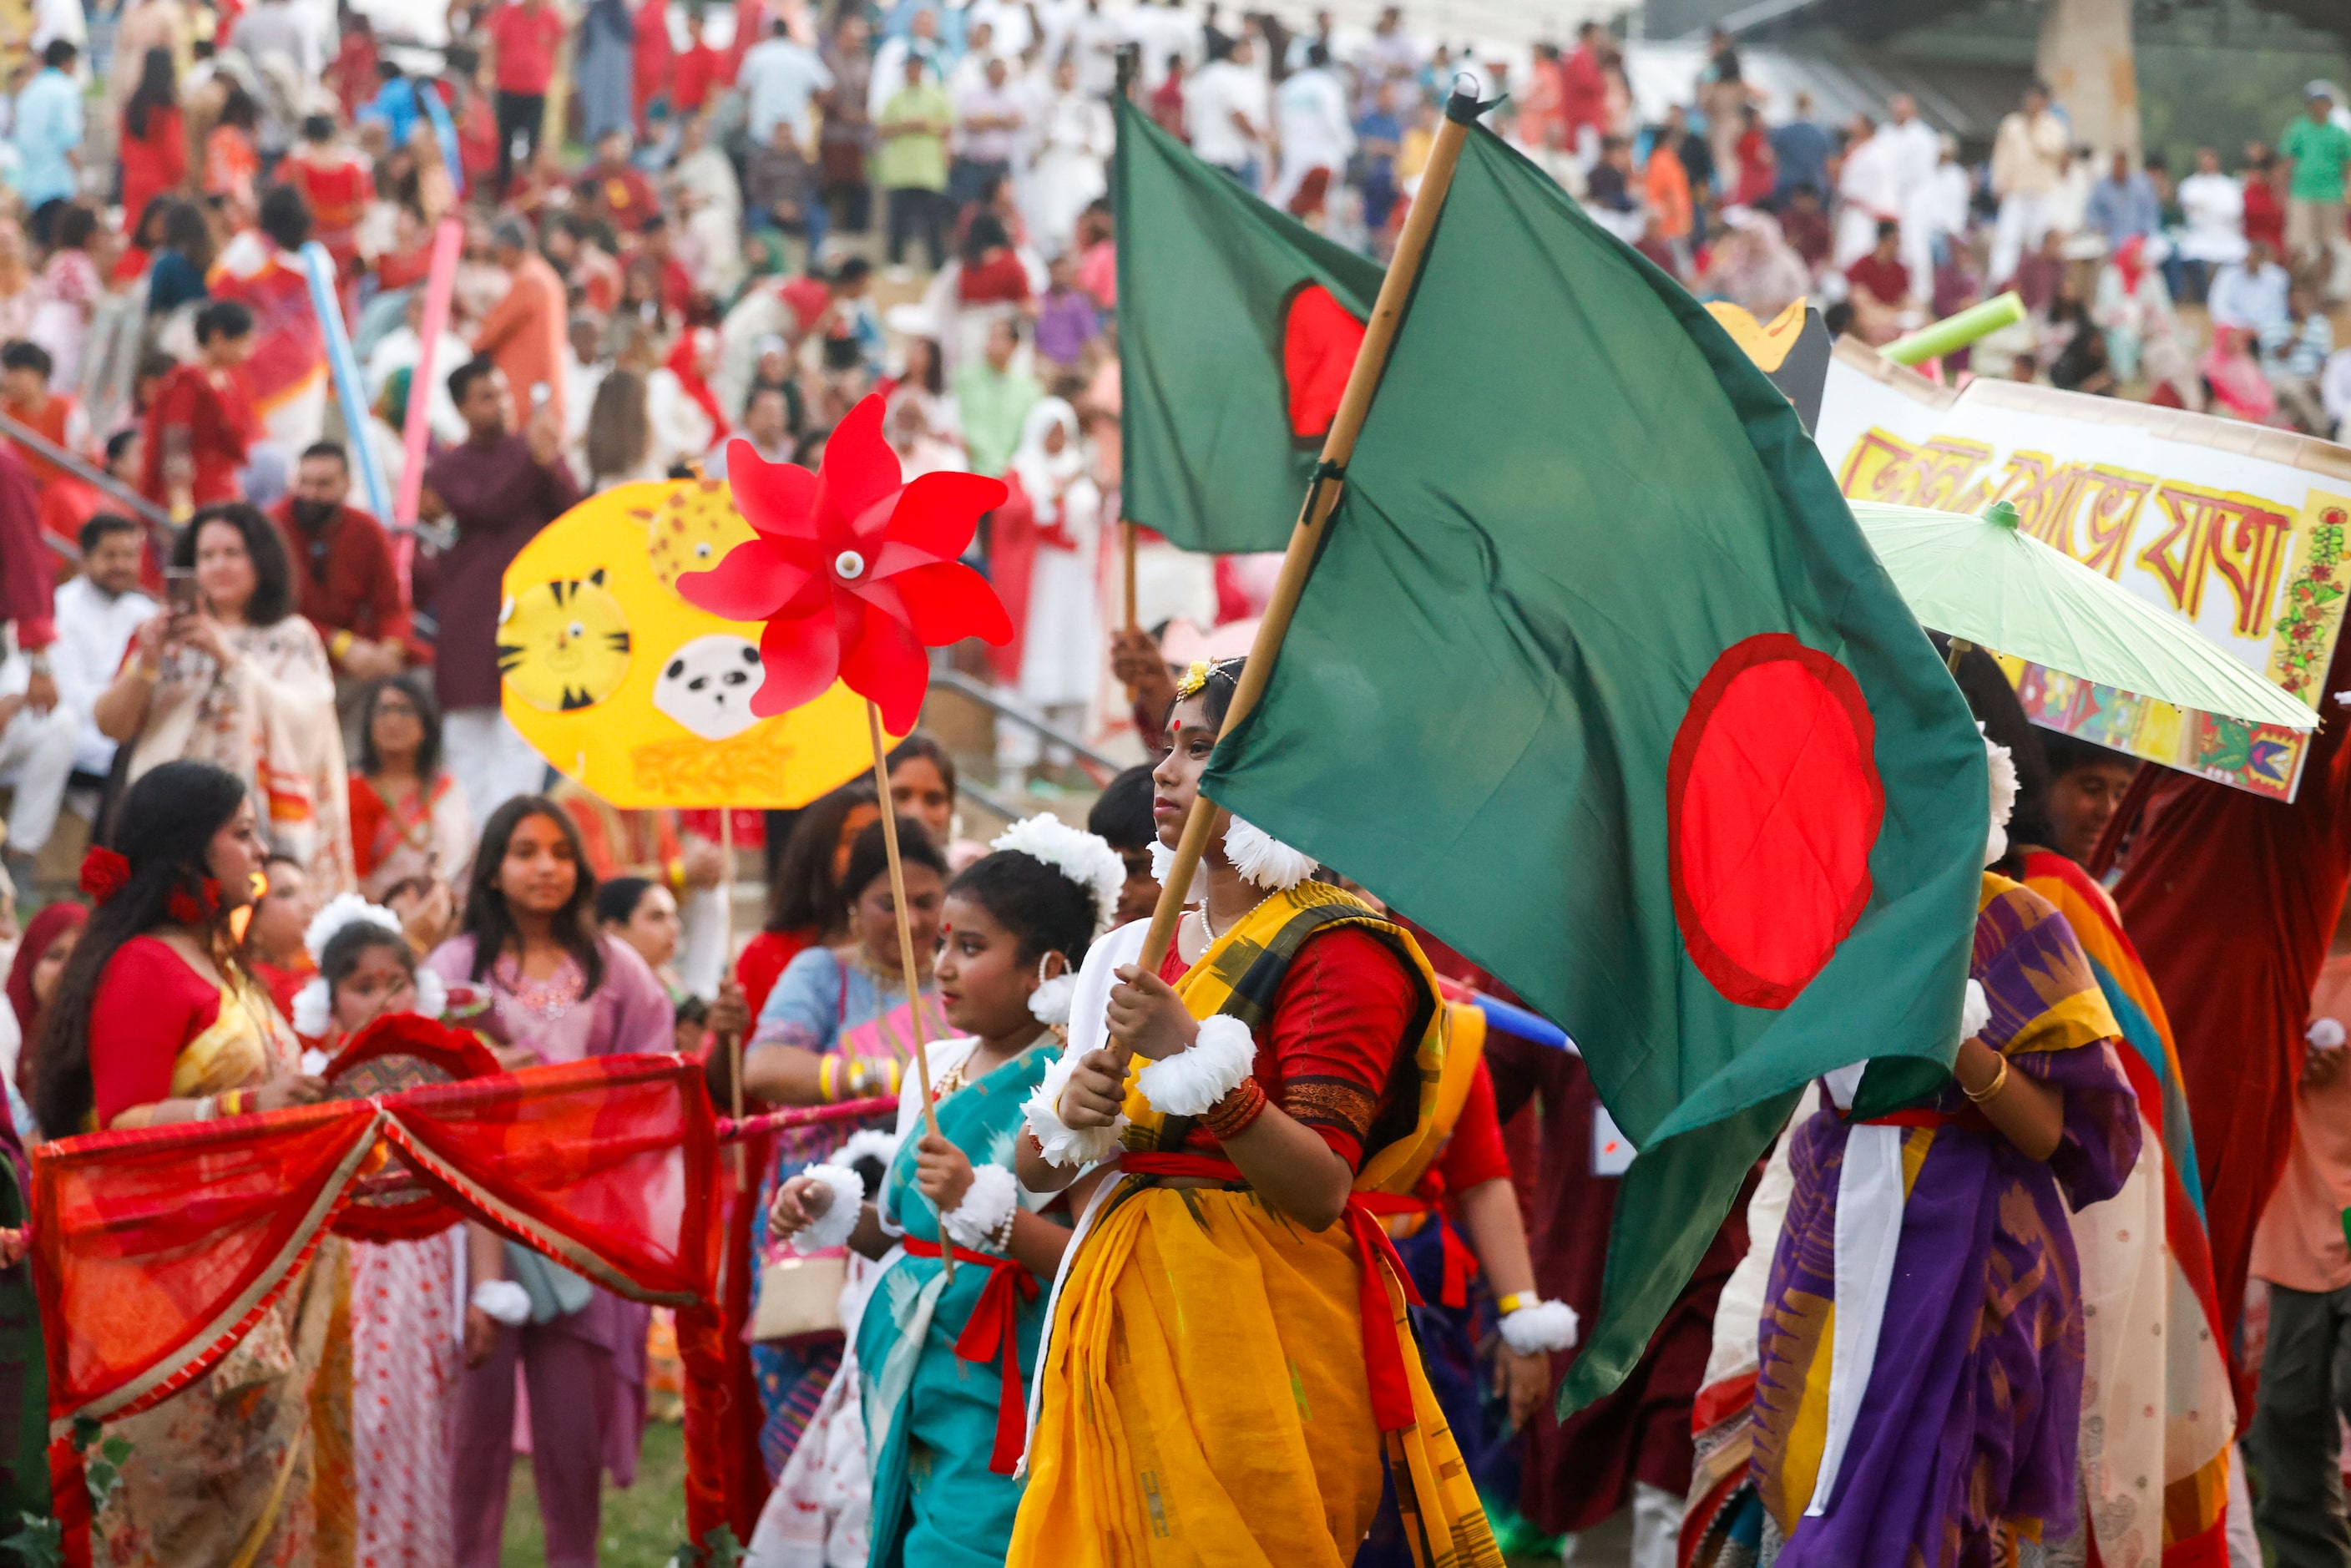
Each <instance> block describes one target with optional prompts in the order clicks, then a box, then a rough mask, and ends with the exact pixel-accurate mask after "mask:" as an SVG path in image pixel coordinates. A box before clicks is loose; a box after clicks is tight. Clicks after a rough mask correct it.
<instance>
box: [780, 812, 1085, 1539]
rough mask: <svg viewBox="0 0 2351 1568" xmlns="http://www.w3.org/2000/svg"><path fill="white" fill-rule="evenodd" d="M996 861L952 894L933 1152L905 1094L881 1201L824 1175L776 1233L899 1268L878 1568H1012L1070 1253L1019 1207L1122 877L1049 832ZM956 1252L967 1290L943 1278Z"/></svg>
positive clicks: (1053, 1229)
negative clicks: (1036, 1096) (1028, 1107)
mask: <svg viewBox="0 0 2351 1568" xmlns="http://www.w3.org/2000/svg"><path fill="white" fill-rule="evenodd" d="M992 847H993V849H994V850H995V852H994V853H992V854H990V855H988V856H987V857H986V858H985V859H983V860H980V861H978V862H976V863H975V864H973V865H972V866H971V867H970V868H969V869H967V870H966V871H965V872H964V873H962V874H961V875H960V876H958V877H956V880H955V882H954V883H953V884H952V885H951V886H950V887H949V888H948V890H947V896H946V907H945V911H944V914H943V918H942V922H941V928H940V929H941V936H942V937H943V938H944V940H943V942H942V945H941V947H940V952H939V956H938V959H937V963H936V967H935V975H936V977H937V981H938V988H939V999H940V1001H941V1003H942V1004H943V1006H944V1007H945V1009H946V1016H947V1021H948V1022H949V1023H950V1024H952V1025H954V1026H956V1028H958V1029H962V1030H969V1031H970V1033H969V1035H968V1036H967V1038H965V1039H961V1040H946V1041H944V1042H942V1043H940V1044H937V1045H935V1046H933V1047H931V1049H930V1051H929V1057H930V1068H931V1080H932V1092H933V1094H934V1095H935V1098H936V1102H937V1113H938V1121H939V1132H938V1134H937V1135H935V1136H919V1137H917V1136H915V1135H914V1134H918V1133H919V1132H920V1128H921V1122H922V1096H921V1094H920V1092H919V1091H918V1090H917V1089H916V1088H915V1086H914V1085H913V1084H912V1083H909V1084H908V1085H906V1087H905V1088H904V1090H903V1091H902V1092H901V1094H900V1099H899V1111H898V1140H899V1141H898V1151H897V1154H896V1155H895V1157H894V1158H893V1160H892V1161H891V1163H890V1165H889V1167H888V1170H887V1173H886V1174H885V1176H883V1182H882V1188H881V1192H880V1194H879V1197H878V1198H877V1200H876V1201H874V1202H871V1203H869V1202H866V1201H864V1186H863V1184H862V1181H861V1180H860V1178H859V1177H858V1176H857V1175H856V1173H855V1172H853V1171H852V1170H851V1169H849V1168H847V1167H846V1166H842V1165H834V1164H825V1165H820V1166H812V1167H810V1169H808V1170H806V1171H803V1172H802V1173H800V1174H799V1176H794V1177H793V1178H791V1179H790V1180H789V1181H788V1182H786V1183H784V1184H783V1186H781V1187H780V1188H779V1189H778V1192H777V1195H776V1202H775V1207H774V1213H773V1215H772V1216H771V1218H770V1227H771V1230H772V1233H773V1234H775V1235H778V1236H785V1235H789V1236H792V1237H793V1238H794V1239H795V1245H796V1246H798V1247H799V1248H801V1249H804V1250H817V1249H822V1248H824V1247H827V1246H840V1245H841V1244H842V1243H844V1242H845V1243H847V1244H848V1245H850V1246H852V1247H853V1248H855V1249H858V1250H859V1251H861V1252H863V1253H864V1254H866V1255H867V1256H868V1257H877V1258H883V1259H884V1260H885V1269H884V1272H883V1275H882V1277H881V1279H880V1280H879V1281H877V1283H876V1285H875V1287H874V1291H873V1294H872V1296H871V1297H870V1298H868V1304H867V1306H866V1308H865V1310H864V1312H862V1314H861V1315H860V1317H859V1319H858V1321H857V1322H856V1324H855V1326H854V1327H853V1328H852V1330H851V1332H852V1335H853V1336H854V1339H855V1348H856V1361H855V1364H856V1366H857V1367H858V1368H859V1370H860V1375H861V1376H862V1394H863V1402H864V1406H865V1412H864V1413H865V1430H866V1438H867V1442H868V1444H869V1446H870V1448H871V1451H872V1456H873V1498H872V1527H871V1529H872V1557H871V1559H870V1561H871V1562H872V1563H876V1564H890V1563H941V1564H969V1565H972V1568H977V1565H978V1564H982V1563H1000V1562H1001V1561H1002V1560H1003V1556H1004V1549H1005V1544H1006V1542H1007V1541H1008V1539H1009V1538H1010V1536H1011V1533H1012V1520H1013V1513H1014V1511H1015V1510H1016V1509H1017V1508H1018V1507H1019V1499H1020V1490H1019V1484H1018V1483H1017V1482H1016V1481H1014V1480H1013V1479H1012V1474H1013V1470H1014V1468H1015V1466H1016V1463H1017V1461H1018V1460H1019V1455H1020V1443H1021V1437H1022V1425H1023V1421H1022V1416H1023V1412H1024V1410H1025V1407H1026V1395H1027V1388H1026V1377H1027V1374H1028V1371H1029V1368H1031V1367H1033V1366H1034V1365H1035V1364H1036V1354H1037V1343H1038V1340H1039V1337H1040V1334H1041V1333H1042V1332H1043V1329H1044V1319H1045V1308H1044V1301H1043V1295H1044V1292H1043V1289H1042V1283H1041V1282H1043V1281H1050V1280H1051V1279H1052V1277H1053V1273H1054V1270H1056V1269H1057V1268H1058V1267H1059V1266H1060V1263H1061V1253H1062V1250H1063V1249H1065V1248H1066V1247H1067V1246H1068V1244H1069V1239H1070V1232H1069V1229H1068V1228H1067V1227H1066V1226H1065V1225H1061V1224H1057V1223H1055V1222H1053V1221H1051V1220H1049V1219H1047V1218H1044V1217H1043V1216H1041V1215H1040V1214H1038V1213H1036V1212H1035V1210H1036V1209H1037V1208H1039V1207H1042V1205H1043V1204H1044V1203H1046V1202H1048V1201H1050V1199H1049V1198H1045V1197H1038V1196H1036V1195H1033V1194H1023V1193H1022V1192H1021V1190H1020V1186H1019V1182H1018V1181H1017V1180H1016V1179H1015V1177H1014V1176H1013V1172H1012V1169H1011V1160H1012V1151H1013V1147H1014V1145H1015V1141H1016V1139H1017V1138H1018V1137H1019V1134H1020V1133H1021V1130H1022V1113H1023V1109H1024V1105H1025V1103H1026V1102H1027V1100H1028V1099H1029V1095H1030V1094H1031V1092H1034V1091H1035V1089H1036V1087H1037V1085H1038V1083H1039V1082H1040V1081H1041V1080H1042V1079H1043V1077H1044V1074H1045V1071H1046V1069H1047V1067H1048V1066H1049V1065H1050V1063H1051V1061H1053V1059H1054V1055H1055V1049H1056V1047H1057V1046H1058V1044H1059V1037H1060V1035H1061V1026H1062V1025H1063V1024H1064V1023H1065V1022H1066V1020H1067V1019H1068V1018H1069V1008H1070V998H1071V992H1072V990H1073V989H1074V983H1075V972H1076V968H1077V966H1078V964H1079V963H1080V961H1081V959H1083V957H1084V956H1085V953H1086V949H1087V947H1088V946H1090V945H1091V944H1092V942H1093V940H1094V938H1095V937H1096V936H1099V935H1100V934H1101V933H1102V931H1103V930H1104V929H1106V928H1107V927H1108V925H1109V924H1110V921H1111V918H1112V916H1113V914H1114V913H1115V912H1116V910H1117V907H1118V895H1119V891H1120V889H1121V887H1122V886H1123V883H1124V881H1125V874H1126V873H1125V867H1124V866H1123V863H1122V862H1120V860H1119V858H1118V855H1117V853H1116V852H1113V850H1112V849H1111V847H1110V846H1109V845H1108V844H1106V843H1104V842H1103V841H1102V840H1100V839H1098V838H1096V837H1095V836H1094V835H1092V833H1085V832H1080V831H1078V830H1076V829H1074V828H1071V827H1068V826H1066V825H1064V824H1063V823H1061V822H1060V821H1057V820H1055V819H1054V818H1052V817H1050V816H1038V817H1032V818H1030V819H1029V820H1028V821H1023V822H1019V823H1016V824H1015V825H1014V826H1013V827H1012V828H1011V829H1009V830H1008V831H1006V832H1005V833H1004V835H1003V836H1002V837H1000V838H998V840H997V841H996V842H995V844H994V845H993V846H992ZM1091 1190H1092V1178H1089V1180H1088V1181H1087V1182H1086V1183H1084V1184H1082V1185H1081V1186H1079V1188H1078V1189H1077V1190H1076V1191H1075V1192H1074V1193H1073V1195H1072V1196H1073V1199H1081V1198H1082V1197H1083V1196H1084V1194H1085V1193H1087V1192H1090V1191H1091ZM943 1233H944V1234H943ZM943 1249H952V1251H953V1254H954V1257H955V1260H956V1265H957V1268H956V1273H955V1275H954V1277H953V1278H952V1279H949V1278H948V1277H947V1275H946V1271H945V1269H944V1266H943V1264H942V1261H941V1259H940V1253H941V1252H942V1250H943Z"/></svg>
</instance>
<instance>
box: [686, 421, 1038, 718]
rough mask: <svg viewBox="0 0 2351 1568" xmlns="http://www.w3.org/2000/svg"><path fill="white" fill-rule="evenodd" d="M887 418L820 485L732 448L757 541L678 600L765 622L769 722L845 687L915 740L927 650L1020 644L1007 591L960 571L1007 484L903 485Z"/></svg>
mask: <svg viewBox="0 0 2351 1568" xmlns="http://www.w3.org/2000/svg"><path fill="white" fill-rule="evenodd" d="M882 408H883V403H882V399H881V398H880V397H879V396H878V395H877V396H873V397H869V398H867V399H865V400H864V401H863V402H860V403H859V404H858V405H857V406H856V407H855V408H853V409H852V410H850V411H849V415H848V417H847V418H845V419H843V420H842V421H841V423H840V425H839V427H838V428H836V429H835V430H834V431H833V433H832V439H831V441H829V442H828V443H826V444H825V449H824V461H823V464H822V465H821V466H820V467H819V468H818V470H817V472H815V473H813V474H811V473H810V472H809V471H808V470H807V469H805V468H800V467H796V466H794V465H791V464H789V463H769V462H768V461H767V460H766V459H764V458H762V457H761V456H760V455H758V452H757V451H755V450H754V449H753V448H752V446H751V444H750V443H749V442H747V441H743V440H740V439H737V440H736V441H733V442H730V443H729V444H727V448H726V479H727V483H728V484H729V485H730V486H733V488H734V491H735V504H736V505H737V507H740V508H741V509H742V513H743V517H744V519H745V520H746V521H747V522H748V523H749V524H750V525H751V528H752V532H753V537H752V538H749V539H747V540H746V541H744V542H743V543H742V544H739V545H737V546H736V547H735V548H734V549H731V550H729V551H727V552H726V557H725V558H724V559H721V560H720V561H719V563H718V564H717V566H716V568H714V569H713V570H709V571H696V572H688V573H686V574H685V575H684V576H683V577H680V578H679V579H678V580H677V590H678V592H679V593H681V594H683V595H684V597H685V600H686V602H687V603H689V604H693V605H696V606H698V607H699V608H701V609H704V610H706V611H708V612H710V613H712V614H713V615H718V616H723V617H725V618H726V620H729V621H764V622H767V632H766V633H765V634H764V635H763V636H762V637H761V638H760V639H759V658H760V663H761V664H764V665H765V666H766V670H767V678H766V679H765V680H764V681H763V682H761V683H760V686H759V690H758V693H757V695H754V696H753V697H752V698H751V711H752V712H753V713H755V714H758V716H761V717H762V718H765V717H768V716H771V715H774V714H779V713H783V712H785V711H787V710H789V709H791V708H796V707H798V706H800V705H801V704H802V703H806V702H810V701H812V700H814V699H815V698H817V697H819V696H820V695H823V693H824V691H825V689H826V688H827V687H829V686H831V685H832V683H833V682H834V681H835V680H840V681H843V682H846V683H847V684H848V686H849V688H850V690H852V691H853V692H856V693H857V694H858V695H861V696H863V697H866V698H869V699H871V700H872V702H873V703H874V704H875V706H878V707H880V709H881V710H882V722H883V725H885V726H886V727H888V728H889V730H890V731H891V733H892V734H893V735H904V734H905V733H906V732H907V731H908V730H911V729H913V728H914V720H915V718H916V717H917V716H919V715H920V714H921V712H922V706H923V695H924V693H925V691H926V690H927V689H928V688H929V685H930V678H931V670H930V661H929V660H928V659H927V658H925V656H924V653H923V650H924V649H925V648H939V647H945V646H946V644H947V643H955V642H959V641H961V640H962V639H963V638H966V637H977V638H979V639H981V640H982V641H983V642H987V643H997V644H998V645H1001V644H1003V643H1008V642H1010V641H1011V639H1012V622H1010V621H1009V620H1008V618H1007V617H1006V615H1005V613H1004V606H1003V605H1002V604H1000V603H998V601H997V598H996V591H995V590H994V589H992V588H990V587H989V586H988V584H987V579H986V578H984V577H982V576H980V575H979V573H977V572H976V571H974V570H972V569H971V568H969V567H967V566H965V565H964V564H963V563H962V562H960V561H958V560H957V559H956V557H957V556H959V555H961V554H962V553H963V550H964V547H965V546H967V545H968V544H969V543H970V542H971V536H972V531H973V530H974V529H975V528H977V527H978V526H979V518H980V515H981V514H982V513H984V512H987V511H989V510H991V509H993V508H994V507H1000V506H1002V505H1003V504H1004V500H1005V497H1006V495H1007V491H1006V489H1005V486H1004V484H1003V482H1002V481H1001V480H997V479H989V478H985V477H983V476H979V475H977V474H925V475H924V476H922V477H921V478H919V479H916V480H915V481H914V483H913V484H911V485H910V484H907V483H905V482H904V480H903V479H902V478H901V477H900V470H899V467H898V455H897V454H896V453H895V452H893V451H892V450H891V448H890V444H889V443H888V442H887V441H884V440H883V438H882Z"/></svg>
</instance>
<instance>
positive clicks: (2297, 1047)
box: [2090, 639, 2351, 1326]
mask: <svg viewBox="0 0 2351 1568" xmlns="http://www.w3.org/2000/svg"><path fill="white" fill-rule="evenodd" d="M2346 685H2351V639H2346V643H2344V644H2342V645H2339V646H2338V647H2337V648H2336V649H2335V662H2334V665H2333V667H2332V668H2331V669H2330V670H2328V672H2327V675H2326V682H2325V685H2324V686H2322V687H2321V688H2320V690H2321V691H2323V692H2325V693H2327V694H2329V698H2330V699H2331V696H2332V694H2334V693H2335V692H2339V691H2342V690H2343V689H2344V687H2345V686H2346ZM2319 720H2320V728H2319V731H2318V734H2317V735H2316V736H2315V737H2313V738H2312V740H2311V742H2310V752H2309V755H2308V757H2307V758H2305V760H2304V764H2303V770H2302V787H2301V789H2300V790H2299V791H2298V792H2297V793H2296V794H2295V796H2294V803H2293V804H2292V805H2282V804H2280V803H2279V802H2277V801H2275V800H2262V798H2261V797H2259V796H2257V795H2252V794H2248V793H2246V792H2245V791H2244V790H2241V789H2231V788H2229V787H2228V786H2227V785H2225V784H2213V783H2209V782H2207V781H2206V780H2204V779H2191V778H2189V776H2188V775H2187V774H2185V773H2178V772H2174V771H2172V770H2171V769H2170V768H2140V769H2139V772H2138V777H2137V779H2134V780H2133V781H2132V783H2131V788H2130V792H2129V793H2128V794H2126V795H2125V796H2124V797H2123V803H2122V805H2121V806H2120V807H2119V808H2118V809H2117V810H2116V812H2115V820H2114V821H2112V822H2110V823H2108V824H2107V827H2106V831H2105V837H2104V838H2102V839H2101V840H2100V841H2099V842H2098V848H2097V850H2096V852H2095V853H2094V854H2093V855H2092V856H2091V860H2090V871H2091V874H2093V875H2103V874H2104V873H2105V870H2106V868H2107V866H2108V865H2110V864H2111V863H2113V862H2115V861H2116V859H2118V858H2119V859H2120V860H2121V861H2122V863H2123V874H2122V879H2121V880H2120V881H2119V882H2117V883H2115V890H2114V891H2115V902H2116V904H2120V905H2121V907H2122V915H2123V924H2124V925H2125V926H2126V927H2127V928H2128V929H2129V931H2130V934H2131V940H2132V941H2133V942H2134V943H2135V944H2137V947H2138V951H2139V956H2140V957H2141V958H2143V959H2144V960H2146V963H2147V973H2148V974H2149V975H2150V976H2152V977H2154V980H2155V987H2156V989H2157V990H2158V991H2159V992H2161V993H2162V995H2163V1006H2164V1010H2165V1011H2166V1012H2168V1013H2169V1014H2170V1015H2171V1028H2172V1032H2173V1034H2174V1036H2175V1037H2176V1038H2177V1040H2178V1042H2179V1067H2180V1071H2181V1074H2182V1075H2183V1076H2184V1077H2185V1078H2186V1080H2187V1090H2188V1113H2189V1122H2190V1124H2192V1125H2193V1126H2194V1128H2195V1130H2196V1164H2197V1167H2198V1170H2199V1174H2200V1175H2201V1176H2203V1178H2204V1218H2205V1224H2206V1227H2207V1228H2208V1229H2210V1232H2211V1237H2212V1276H2213V1281H2214V1284H2215V1286H2216V1287H2217V1290H2218V1293H2219V1296H2220V1321H2221V1322H2223V1323H2226V1324H2230V1325H2232V1326H2233V1325H2234V1324H2235V1322H2236V1321H2237V1315H2238V1313H2239V1312H2240V1311H2241V1309H2242V1308H2243V1305H2244V1300H2245V1270H2246V1264H2247V1260H2248V1259H2249V1258H2250V1257H2251V1255H2252V1245H2253V1226H2254V1224H2255V1222H2256V1221H2258V1220H2259V1219H2260V1218H2261V1214H2262V1207H2263V1206H2265V1205H2266V1204H2267V1203H2268V1202H2269V1198H2270V1193H2271V1192H2272V1190H2273V1189H2274V1188H2275V1187H2276V1186H2277V1182H2278V1175H2279V1173H2280V1171H2281V1170H2283V1168H2284V1164H2285V1157H2286V1151H2287V1148H2288V1147H2289V1146H2290V1145H2291V1144H2292V1142H2293V1138H2294V1084H2295V1083H2296V1082H2298V1081H2299V1080H2300V1078H2301V1076H2302V1056H2303V1029H2304V1025H2305V1024H2306V1023H2307V1021H2308V1019H2307V1015H2308V1013H2309V1010H2310V992H2311V988H2312V986H2313V985H2314V984H2315V983H2316V981H2317V978H2318V968H2319V966H2320V965H2321V964H2322V963H2324V962H2325V958H2326V944H2327V938H2328V936H2330V935H2331V934H2332V933H2333V931H2334V930H2335V919H2336V917H2337V916H2338V915H2340V914H2341V913H2342V909H2343V897H2344V892H2345V889H2346V885H2351V810H2346V808H2351V747H2346V746H2345V745H2344V739H2343V737H2344V732H2345V730H2346V727H2351V723H2346V716H2345V714H2344V712H2343V710H2342V708H2340V707H2339V706H2336V705H2335V703H2334V702H2333V701H2332V700H2322V701H2321V702H2320V704H2319ZM2118 851H2122V852H2121V853H2120V854H2119V855H2118V853H2117V852H2118Z"/></svg>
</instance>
